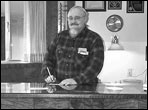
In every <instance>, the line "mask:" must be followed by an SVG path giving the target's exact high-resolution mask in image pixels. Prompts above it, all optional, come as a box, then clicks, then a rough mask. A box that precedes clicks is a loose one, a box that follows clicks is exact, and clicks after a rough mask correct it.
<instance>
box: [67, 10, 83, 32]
mask: <svg viewBox="0 0 148 110" xmlns="http://www.w3.org/2000/svg"><path fill="white" fill-rule="evenodd" d="M85 24H86V15H85V13H84V12H83V11H82V10H80V9H78V8H74V9H72V10H70V12H69V13H68V25H69V29H70V32H72V34H78V33H79V32H80V31H81V30H82V29H83V28H84V27H85Z"/></svg>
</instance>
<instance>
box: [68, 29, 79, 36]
mask: <svg viewBox="0 0 148 110" xmlns="http://www.w3.org/2000/svg"><path fill="white" fill-rule="evenodd" d="M69 33H70V36H71V37H76V36H77V35H78V33H79V31H78V30H77V29H73V28H72V29H70V31H69Z"/></svg>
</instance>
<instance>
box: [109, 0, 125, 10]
mask: <svg viewBox="0 0 148 110" xmlns="http://www.w3.org/2000/svg"><path fill="white" fill-rule="evenodd" d="M108 9H109V10H121V9H122V1H108Z"/></svg>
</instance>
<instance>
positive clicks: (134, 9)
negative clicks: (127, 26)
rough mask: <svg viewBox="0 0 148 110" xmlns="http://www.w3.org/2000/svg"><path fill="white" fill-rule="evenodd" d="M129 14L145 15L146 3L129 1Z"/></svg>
mask: <svg viewBox="0 0 148 110" xmlns="http://www.w3.org/2000/svg"><path fill="white" fill-rule="evenodd" d="M127 13H144V1H127Z"/></svg>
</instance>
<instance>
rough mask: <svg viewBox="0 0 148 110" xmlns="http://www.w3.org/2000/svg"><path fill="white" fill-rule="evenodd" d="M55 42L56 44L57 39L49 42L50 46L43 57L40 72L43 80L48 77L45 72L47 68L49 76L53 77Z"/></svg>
mask: <svg viewBox="0 0 148 110" xmlns="http://www.w3.org/2000/svg"><path fill="white" fill-rule="evenodd" d="M56 42H57V37H56V38H55V39H54V40H53V41H52V42H51V44H50V46H48V48H47V53H46V54H45V57H44V61H43V64H42V70H41V75H42V77H43V78H44V79H45V78H47V77H48V76H49V73H48V71H47V67H48V69H49V72H50V74H51V75H54V76H55V65H56V55H55V50H56Z"/></svg>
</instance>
